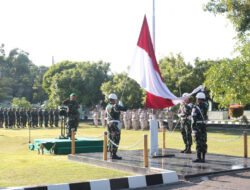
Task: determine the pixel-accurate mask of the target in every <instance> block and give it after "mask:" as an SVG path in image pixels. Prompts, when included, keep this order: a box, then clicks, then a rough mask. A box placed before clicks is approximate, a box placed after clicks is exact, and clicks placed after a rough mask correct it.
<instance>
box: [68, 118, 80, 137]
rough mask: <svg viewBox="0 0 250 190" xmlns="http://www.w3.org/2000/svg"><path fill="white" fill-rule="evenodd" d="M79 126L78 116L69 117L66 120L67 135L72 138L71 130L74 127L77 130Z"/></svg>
mask: <svg viewBox="0 0 250 190" xmlns="http://www.w3.org/2000/svg"><path fill="white" fill-rule="evenodd" d="M77 127H78V118H76V117H68V118H67V121H66V129H67V130H66V131H67V137H70V138H71V130H72V129H74V131H77Z"/></svg>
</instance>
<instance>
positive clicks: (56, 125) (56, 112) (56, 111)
mask: <svg viewBox="0 0 250 190" xmlns="http://www.w3.org/2000/svg"><path fill="white" fill-rule="evenodd" d="M53 115H54V122H55V127H58V121H59V111H58V109H55V111H54V114H53Z"/></svg>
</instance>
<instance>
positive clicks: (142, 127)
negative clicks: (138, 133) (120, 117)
mask: <svg viewBox="0 0 250 190" xmlns="http://www.w3.org/2000/svg"><path fill="white" fill-rule="evenodd" d="M140 125H141V130H145V129H147V128H148V121H147V120H145V119H142V120H140Z"/></svg>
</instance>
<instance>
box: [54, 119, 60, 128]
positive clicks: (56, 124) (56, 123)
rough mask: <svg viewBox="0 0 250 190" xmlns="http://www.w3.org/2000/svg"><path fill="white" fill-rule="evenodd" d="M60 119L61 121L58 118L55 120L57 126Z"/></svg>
mask: <svg viewBox="0 0 250 190" xmlns="http://www.w3.org/2000/svg"><path fill="white" fill-rule="evenodd" d="M58 121H59V120H57V119H56V120H55V126H56V127H58Z"/></svg>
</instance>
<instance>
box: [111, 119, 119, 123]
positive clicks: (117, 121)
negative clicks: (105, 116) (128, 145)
mask: <svg viewBox="0 0 250 190" xmlns="http://www.w3.org/2000/svg"><path fill="white" fill-rule="evenodd" d="M109 122H116V123H120V121H119V120H110V121H109Z"/></svg>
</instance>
